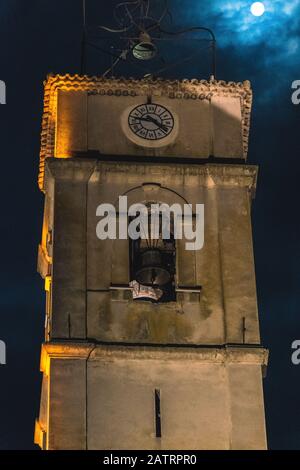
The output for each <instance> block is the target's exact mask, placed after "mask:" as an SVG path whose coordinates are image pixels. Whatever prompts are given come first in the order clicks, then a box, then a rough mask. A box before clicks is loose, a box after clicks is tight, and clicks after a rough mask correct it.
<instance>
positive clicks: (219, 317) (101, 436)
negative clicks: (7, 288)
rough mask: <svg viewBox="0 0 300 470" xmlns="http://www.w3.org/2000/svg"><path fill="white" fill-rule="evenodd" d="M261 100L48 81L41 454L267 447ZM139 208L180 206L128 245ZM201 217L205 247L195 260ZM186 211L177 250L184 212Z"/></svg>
mask: <svg viewBox="0 0 300 470" xmlns="http://www.w3.org/2000/svg"><path fill="white" fill-rule="evenodd" d="M147 41H148V42H147ZM149 41H150V39H149V38H148V39H147V38H146V37H145V35H144V36H143V38H142V40H141V41H140V43H139V44H136V45H135V46H134V53H135V54H136V55H139V54H141V53H145V51H146V53H148V54H149V47H150V46H149ZM145 44H146V45H145ZM147 44H148V45H147ZM154 50H155V49H154V45H153V44H152V42H151V49H150V52H151V54H153V53H154V52H153V51H154ZM141 51H142V52H141ZM137 60H138V57H137ZM251 103H252V91H251V87H250V83H249V82H248V81H246V82H243V83H234V82H229V83H227V82H224V81H218V80H216V79H215V78H214V77H211V79H210V80H208V81H206V80H195V79H194V80H167V79H154V78H151V77H146V78H142V79H125V78H113V77H112V78H107V77H106V76H101V77H94V76H93V77H90V76H87V75H80V76H79V75H73V76H71V75H65V76H60V75H55V76H49V77H48V79H47V81H46V83H45V95H44V115H43V122H42V139H41V154H40V172H39V186H40V189H41V190H42V191H43V192H44V194H45V208H44V222H43V230H42V239H41V243H40V246H39V254H38V271H39V273H40V274H41V276H42V277H43V278H44V279H45V290H46V319H45V342H44V343H43V345H42V351H41V371H42V374H43V381H42V391H41V405H40V414H39V418H38V419H37V421H36V427H35V442H36V443H37V444H39V445H40V447H41V448H42V449H47V450H48V449H78V450H82V449H89V450H92V449H106V450H107V449H153V450H159V449H172V450H176V449H199V450H202V449H203V450H204V449H205V450H210V449H265V448H266V432H265V416H264V401H263V387H262V377H263V373H264V370H265V368H266V365H267V356H268V354H267V351H266V350H265V349H264V348H263V347H262V346H261V341H260V332H259V321H258V312H257V300H256V285H255V271H254V259H253V248H252V231H251V201H252V199H253V198H254V196H255V189H256V180H257V167H256V166H253V165H248V164H247V163H246V159H247V151H248V136H249V127H250V113H251ZM125 202H126V211H125V210H124V204H125ZM122 204H123V206H122ZM139 204H143V206H144V207H145V208H146V210H147V216H146V219H147V217H148V216H150V215H151V207H152V206H153V204H154V205H155V204H159V205H164V207H168V208H171V209H172V210H171V216H170V217H169V220H170V231H169V236H168V237H166V236H164V234H163V230H162V223H161V219H160V218H158V219H157V234H158V236H157V237H153V233H152V232H151V231H149V232H147V231H146V232H147V233H146V234H145V236H144V237H139V238H136V239H134V238H132V237H130V236H128V237H127V236H121V235H120V233H121V228H122V227H123V229H124V226H126V230H127V227H128V226H129V225H130V223H131V222H132V220H134V214H133V213H130V211H128V210H127V209H128V208H132V207H135V205H139ZM197 205H199V206H201V207H202V208H203V211H202V213H201V220H202V227H203V240H202V243H200V245H199V246H198V247H196V248H195V249H187V246H188V243H190V241H191V240H190V237H189V236H188V233H189V231H188V228H189V229H190V230H191V229H192V230H193V233H194V234H195V236H196V235H199V233H197V230H198V232H199V227H198V226H197V223H196V222H197V213H196V210H195V208H196V207H197ZM187 206H188V207H190V208H191V210H192V214H191V217H190V218H189V219H186V218H182V219H181V221H183V222H182V223H181V226H183V228H184V229H186V230H183V235H182V237H181V238H180V237H179V238H177V237H176V236H175V235H176V230H175V222H176V217H175V215H174V214H175V212H174V208H176V210H177V211H179V212H180V211H181V214H184V210H185V208H186V207H187ZM112 210H115V212H114V217H113V222H115V233H114V235H115V236H113V237H109V236H107V237H105V236H103V233H102V235H101V233H100V232H101V230H100V229H101V223H102V224H103V220H104V217H105V216H106V215H107V213H108V212H109V211H112ZM99 224H100V225H99ZM122 224H123V225H122ZM126 234H128V231H127V232H126ZM123 235H124V233H123Z"/></svg>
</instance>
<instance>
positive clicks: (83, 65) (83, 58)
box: [80, 0, 86, 75]
mask: <svg viewBox="0 0 300 470" xmlns="http://www.w3.org/2000/svg"><path fill="white" fill-rule="evenodd" d="M82 16H83V29H82V40H81V61H80V73H81V75H83V74H84V73H85V69H86V0H82Z"/></svg>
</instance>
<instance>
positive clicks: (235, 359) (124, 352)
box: [41, 341, 269, 373]
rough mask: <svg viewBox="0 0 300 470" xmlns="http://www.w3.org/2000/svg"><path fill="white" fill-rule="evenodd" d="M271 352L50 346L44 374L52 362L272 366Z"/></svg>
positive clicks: (45, 351)
mask: <svg viewBox="0 0 300 470" xmlns="http://www.w3.org/2000/svg"><path fill="white" fill-rule="evenodd" d="M268 355H269V354H268V351H267V350H266V349H264V348H263V347H261V346H260V345H251V346H250V345H239V346H235V345H225V346H221V347H217V346H216V347H215V346H194V347H193V346H188V347H180V346H160V347H157V346H144V345H134V346H133V345H128V346H127V345H115V344H114V345H105V344H95V343H83V342H78V343H76V342H72V343H71V342H63V341H59V342H50V343H44V344H43V345H42V354H41V371H42V372H45V373H48V372H49V365H50V364H49V362H50V360H51V359H63V360H68V359H85V360H89V361H98V360H99V361H100V360H105V361H111V362H113V361H115V360H126V361H128V360H132V361H139V360H147V359H148V360H159V361H161V362H166V361H176V362H180V361H193V362H198V363H214V364H226V365H228V364H256V365H261V366H266V365H267V364H268Z"/></svg>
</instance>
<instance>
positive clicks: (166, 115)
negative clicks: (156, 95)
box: [128, 103, 175, 141]
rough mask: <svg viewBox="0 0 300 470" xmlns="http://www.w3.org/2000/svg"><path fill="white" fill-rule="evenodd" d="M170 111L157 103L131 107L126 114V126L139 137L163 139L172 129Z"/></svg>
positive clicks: (172, 118)
mask: <svg viewBox="0 0 300 470" xmlns="http://www.w3.org/2000/svg"><path fill="white" fill-rule="evenodd" d="M174 125H175V123H174V117H173V115H172V113H171V112H170V111H169V110H168V109H167V108H165V107H164V106H161V105H159V104H155V103H148V104H141V105H139V106H136V107H135V108H133V109H132V110H131V111H130V113H129V115H128V126H129V128H130V130H131V132H132V133H133V134H135V135H136V136H137V137H139V138H140V139H145V140H148V141H159V140H161V139H165V138H166V137H167V136H169V135H170V134H171V133H172V131H173V130H174Z"/></svg>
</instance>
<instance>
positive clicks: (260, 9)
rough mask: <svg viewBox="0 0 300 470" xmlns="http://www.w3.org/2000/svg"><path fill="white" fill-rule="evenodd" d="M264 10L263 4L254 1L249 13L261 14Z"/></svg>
mask: <svg viewBox="0 0 300 470" xmlns="http://www.w3.org/2000/svg"><path fill="white" fill-rule="evenodd" d="M264 12H265V6H264V4H263V3H261V2H255V3H252V5H251V13H252V15H254V16H262V15H263V14H264Z"/></svg>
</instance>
